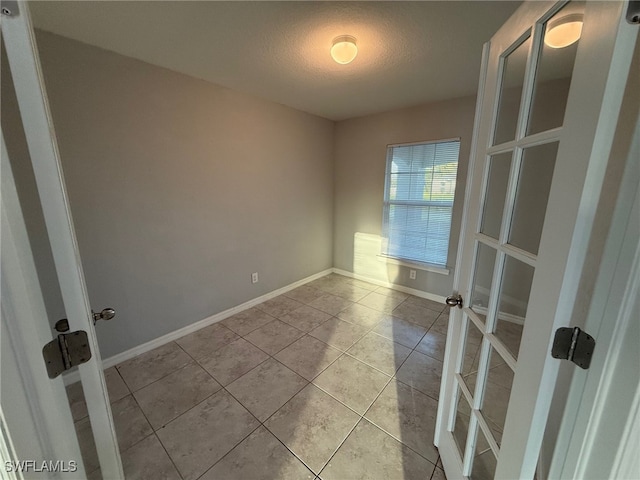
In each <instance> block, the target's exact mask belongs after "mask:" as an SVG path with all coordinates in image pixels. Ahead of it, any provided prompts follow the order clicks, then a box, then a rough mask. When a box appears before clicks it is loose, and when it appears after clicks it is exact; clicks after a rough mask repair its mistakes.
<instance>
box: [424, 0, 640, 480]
mask: <svg viewBox="0 0 640 480" xmlns="http://www.w3.org/2000/svg"><path fill="white" fill-rule="evenodd" d="M564 3H566V2H564V1H563V2H544V3H543V2H541V3H538V2H530V3H529V2H527V3H525V4H524V5H523V6H522V7H520V9H519V10H518V11H516V13H515V14H514V15H513V16H512V17H511V19H510V20H508V22H510V26H509V28H510V29H511V30H517V31H522V32H524V31H526V30H527V27H528V26H530V25H531V23H529V20H528V18H530V17H532V16H534V15H535V16H536V18H538V19H541V18H543V17H544V16H545V15H546V12H547V11H548V10H553V11H558V10H559V8H560V7H561V6H562V5H563V4H564ZM610 5H611V4H610ZM588 6H589V7H590V8H592V9H593V10H594V11H595V10H596V8H597V5H596V7H595V8H594V4H592V3H591V2H588ZM624 6H625V5H624V4H623V3H622V2H618V5H617V8H616V9H615V14H616V18H613V14H614V9H613V8H611V9H608V10H607V9H606V8H605V9H600V10H599V11H598V12H597V14H599V15H600V18H602V19H605V21H606V22H607V23H605V24H606V25H615V26H616V27H617V29H616V30H615V34H614V35H610V36H609V37H608V38H607V41H603V42H599V43H596V42H593V43H592V44H591V45H589V47H588V49H589V52H592V51H594V50H593V49H596V50H600V51H601V52H607V53H608V52H612V55H609V56H608V57H606V58H609V59H610V63H609V64H608V65H603V67H602V68H603V70H602V72H604V75H601V76H600V77H599V78H595V79H593V78H589V81H590V82H591V81H593V82H600V83H599V85H600V86H599V87H597V88H596V91H602V92H603V94H602V97H601V98H597V99H595V102H594V103H593V104H585V105H584V108H580V109H577V108H574V110H573V112H572V113H573V115H574V117H573V118H568V119H565V120H566V122H565V125H567V126H566V127H563V131H562V134H561V137H560V139H561V143H560V151H559V152H558V157H560V156H561V155H568V154H570V155H571V158H574V159H575V158H583V159H585V161H584V162H583V163H584V165H583V166H582V167H581V168H580V169H579V171H577V172H575V171H568V168H565V169H564V171H562V172H561V175H560V176H559V177H558V180H556V179H554V182H556V181H563V182H564V181H572V180H574V179H576V178H577V181H581V182H584V186H583V187H582V190H581V191H582V193H581V194H580V196H579V197H578V198H576V199H564V200H563V199H562V198H561V197H562V194H561V192H559V191H557V192H556V196H555V198H553V197H551V198H550V204H551V203H552V202H553V201H555V202H563V204H565V205H568V207H569V209H570V210H571V212H572V214H573V216H572V220H571V221H566V219H563V218H560V214H559V213H557V212H554V211H553V209H552V210H551V212H550V215H549V214H548V218H547V219H546V220H545V222H549V221H551V222H552V224H553V225H554V229H553V232H551V234H548V235H547V238H546V239H545V238H543V239H542V242H545V243H546V247H547V249H548V248H549V247H550V246H551V245H554V244H558V245H567V247H568V248H566V249H565V248H564V247H563V248H562V249H560V250H558V249H555V250H553V249H552V251H548V252H547V253H546V254H544V255H543V254H542V252H543V249H544V247H545V245H543V243H542V242H541V246H540V252H541V253H540V255H539V256H538V265H539V266H545V268H550V267H553V266H554V265H556V266H557V267H558V268H560V266H561V268H562V271H563V272H564V273H563V275H562V280H561V281H560V282H559V283H558V284H557V285H546V284H545V285H539V286H538V287H539V288H538V292H537V294H536V296H537V298H534V297H533V295H534V294H533V293H532V298H531V301H530V303H532V304H533V303H535V304H537V305H538V306H539V307H541V308H539V310H540V311H539V312H537V315H538V316H542V318H552V319H553V322H552V323H551V322H550V324H549V325H545V327H544V328H541V327H536V328H535V329H532V328H531V327H530V328H529V335H528V336H527V338H523V344H526V343H527V342H528V341H529V340H532V339H533V338H535V339H537V340H540V339H542V338H544V339H545V343H546V344H547V345H548V350H550V346H551V343H552V338H553V332H554V331H555V330H556V329H557V328H558V327H560V326H566V324H567V323H568V321H569V319H570V318H571V313H572V311H573V309H574V303H575V298H576V292H577V289H578V285H579V283H580V279H581V277H582V275H583V274H584V272H583V265H584V260H585V257H586V255H587V248H588V244H589V239H590V237H591V233H592V231H593V220H594V216H595V213H596V208H597V206H598V201H599V195H600V187H601V186H602V182H603V178H604V174H605V172H606V169H607V164H608V162H606V161H604V162H603V161H602V158H605V159H608V158H609V155H608V153H609V152H610V150H611V143H612V140H613V132H614V131H615V127H616V124H617V120H618V114H619V111H620V105H621V103H622V96H623V93H624V90H625V88H624V87H625V84H626V79H627V74H628V71H629V66H630V63H631V62H630V59H631V56H632V53H633V48H634V45H635V38H636V36H637V29H636V28H633V26H629V25H627V24H626V22H625V19H624V15H622V11H623V8H624ZM535 24H536V25H537V28H536V30H535V31H534V33H533V35H534V36H535V35H537V36H539V35H541V27H542V21H541V20H538V21H537V22H535ZM501 31H502V29H501V30H499V31H498V33H497V34H496V36H495V37H494V38H493V39H492V41H491V42H490V44H489V48H491V49H494V48H497V49H498V50H500V51H503V50H504V49H505V48H507V47H509V45H506V44H505V45H500V42H501V41H503V40H502V37H504V35H502V37H500V32H501ZM534 38H535V37H534ZM538 38H539V37H538ZM535 44H536V42H535V41H534V45H535ZM583 50H584V52H583V55H582V59H581V60H582V61H581V62H580V59H579V58H577V59H576V69H584V68H587V67H589V63H588V58H587V55H586V53H587V52H586V50H587V47H585V48H583ZM577 71H578V72H579V70H577ZM583 71H584V70H583ZM497 73H498V72H493V73H491V72H488V74H489V75H496V74H497ZM529 75H530V73H529V74H527V75H526V76H529ZM581 77H582V78H583V80H582V82H572V92H571V93H570V96H569V99H568V106H567V111H569V105H570V104H572V103H573V105H574V107H575V106H576V105H582V103H579V102H578V101H577V99H578V98H580V97H582V98H585V92H586V91H587V90H586V89H587V88H588V87H589V86H588V85H587V82H586V79H585V78H584V77H585V75H584V74H583V75H582V76H581ZM596 77H597V76H596ZM529 81H530V80H529ZM487 83H489V84H491V85H493V83H496V82H495V78H493V79H489V81H487ZM576 83H577V85H574V84H576ZM496 85H498V84H497V83H496ZM525 88H527V87H526V84H525ZM479 95H481V92H479ZM489 97H491V98H489ZM478 103H479V105H480V104H481V105H482V107H479V110H480V112H481V113H480V116H481V117H482V118H483V120H485V119H486V118H489V117H491V115H492V114H493V110H494V99H493V95H485V96H479V98H478ZM477 112H478V110H477ZM477 115H478V113H477ZM579 115H580V117H582V116H585V117H587V118H589V116H590V118H593V119H595V120H596V121H595V122H592V126H593V132H592V131H591V130H590V131H589V132H587V134H586V137H587V138H585V133H584V132H583V131H581V130H580V129H581V128H582V123H583V122H580V121H579V118H578V116H579ZM485 121H486V120H485ZM569 126H570V129H569ZM483 129H484V130H486V125H485V127H482V126H481V125H480V122H477V121H476V125H475V129H474V143H475V145H474V148H473V149H472V153H471V157H470V165H469V168H470V170H469V171H470V177H472V176H473V172H474V170H476V171H475V175H476V176H477V175H480V176H481V175H482V172H478V171H477V170H478V163H479V160H477V158H478V157H479V156H480V155H485V152H486V151H487V150H490V147H489V146H488V145H484V144H482V145H479V144H478V143H479V142H484V141H486V139H487V138H488V132H481V133H477V132H476V130H483ZM542 136H544V134H541V135H540V137H542ZM567 138H574V140H573V141H572V142H567V140H566V139H567ZM573 163H575V161H574V162H573ZM470 186H471V188H469V185H468V188H467V190H466V198H465V213H466V214H465V216H464V217H465V218H466V221H467V222H470V221H474V220H475V219H476V218H477V217H478V215H479V213H480V212H479V208H478V207H477V206H474V205H472V204H471V203H472V200H473V199H475V198H479V195H478V188H480V182H478V181H476V182H475V183H474V182H470ZM556 190H557V189H556ZM594 192H595V193H594ZM567 201H568V203H564V202H567ZM548 213H549V212H548ZM466 227H467V225H465V224H463V226H462V229H461V230H462V231H461V239H460V242H461V244H460V247H459V252H458V260H457V262H456V264H457V265H458V266H459V267H458V269H456V276H455V277H454V293H461V294H462V295H463V296H465V295H466V294H467V292H466V289H467V285H466V281H467V278H468V277H469V274H470V271H469V270H471V268H472V262H471V261H463V257H464V256H465V255H464V254H463V253H462V252H463V251H466V252H467V253H466V255H473V240H474V238H473V236H472V235H471V231H467V230H468V228H466ZM470 237H471V238H470ZM463 270H464V271H463ZM545 302H546V306H545ZM450 319H451V321H450V323H449V329H448V336H447V346H446V354H445V363H444V365H443V369H444V370H443V381H442V386H441V395H440V397H441V399H444V398H446V397H447V395H446V392H453V383H454V381H455V378H454V374H453V365H452V364H453V363H454V361H455V360H459V358H457V357H458V356H460V355H461V352H460V351H459V348H458V345H457V343H458V341H457V340H458V338H459V335H460V333H461V324H462V321H461V320H462V315H461V311H460V310H459V309H457V308H456V309H453V310H452V312H451V315H450ZM533 330H536V331H533ZM538 343H540V342H539V341H538V342H537V343H536V344H538ZM524 350H527V349H524ZM522 353H523V352H522V351H521V359H523V357H522ZM534 353H535V352H529V353H528V357H530V358H525V359H524V361H528V364H531V363H532V362H535V364H536V365H537V367H536V369H538V368H539V369H540V372H541V374H540V376H539V377H538V376H536V378H535V379H529V378H528V379H522V378H520V380H519V381H518V379H516V380H514V385H513V390H512V398H511V401H512V402H514V398H515V403H518V404H520V405H528V406H529V407H527V408H528V409H529V410H530V411H531V414H528V415H525V416H524V417H526V418H516V416H515V415H514V414H513V412H511V415H509V413H508V414H507V420H506V425H505V427H509V428H514V429H515V431H519V432H522V435H521V437H520V438H518V439H516V440H517V441H516V442H513V443H509V444H505V445H503V447H502V449H501V451H500V455H501V457H502V456H503V455H504V458H507V459H508V463H509V464H510V466H511V467H514V468H515V466H518V465H519V475H518V476H519V478H532V477H533V475H534V472H535V470H536V467H537V462H536V461H534V460H533V459H537V458H538V452H539V451H540V447H541V444H542V439H543V434H544V425H545V423H546V419H547V416H548V413H549V409H550V407H551V399H552V395H551V394H550V393H549V392H553V390H554V387H555V382H556V380H557V375H558V362H557V361H555V360H553V359H552V358H551V357H550V356H548V355H547V356H545V357H544V358H543V357H542V356H541V355H539V354H537V355H534ZM534 356H535V358H534ZM519 363H520V362H519ZM525 381H526V382H527V383H529V384H531V385H534V386H535V388H536V390H537V392H538V393H537V395H536V396H534V398H530V397H527V396H525V395H523V392H524V391H523V390H522V388H519V385H518V383H519V384H522V383H523V382H525ZM531 382H533V383H531ZM518 392H520V393H518ZM445 414H446V417H445ZM449 415H450V411H449V408H446V409H439V411H438V418H437V424H438V428H437V430H436V436H435V443H436V445H439V444H441V442H442V441H443V440H444V439H443V434H444V433H445V431H446V430H447V429H446V424H447V423H448V422H449ZM446 441H447V442H448V441H449V439H448V438H447V439H446ZM519 452H522V454H521V453H519ZM448 460H449V462H452V461H453V460H454V459H448ZM456 461H457V459H456ZM503 467H505V465H504V463H503ZM514 471H515V470H514ZM514 471H512V472H511V473H512V474H514ZM505 475H506V470H505V468H501V467H500V466H498V470H497V472H496V478H502V477H504V476H505Z"/></svg>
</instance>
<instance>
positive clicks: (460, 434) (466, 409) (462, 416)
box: [453, 387, 471, 457]
mask: <svg viewBox="0 0 640 480" xmlns="http://www.w3.org/2000/svg"><path fill="white" fill-rule="evenodd" d="M456 389H457V392H458V393H457V399H458V400H457V403H456V415H455V418H454V424H453V438H454V439H455V441H456V445H457V446H458V452H459V453H460V456H461V457H463V456H464V449H465V446H466V444H467V435H468V434H469V422H470V421H471V407H470V406H469V402H467V399H466V398H465V397H464V395H463V393H462V389H461V388H460V387H456Z"/></svg>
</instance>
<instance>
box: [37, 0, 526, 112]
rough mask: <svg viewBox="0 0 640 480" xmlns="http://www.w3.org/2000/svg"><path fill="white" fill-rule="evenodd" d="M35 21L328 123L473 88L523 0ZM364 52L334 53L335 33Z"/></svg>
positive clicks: (153, 5) (191, 10) (46, 7)
mask: <svg viewBox="0 0 640 480" xmlns="http://www.w3.org/2000/svg"><path fill="white" fill-rule="evenodd" d="M30 4H31V5H32V7H31V9H32V14H33V18H34V23H35V25H36V27H38V28H41V29H43V30H47V31H50V32H53V33H57V34H59V35H63V36H66V37H69V38H73V39H76V40H79V41H82V42H85V43H88V44H91V45H95V46H98V47H102V48H105V49H107V50H112V51H114V52H118V53H120V54H123V55H127V56H130V57H134V58H137V59H140V60H143V61H146V62H149V63H152V64H155V65H159V66H162V67H166V68H169V69H171V70H175V71H178V72H182V73H185V74H188V75H191V76H194V77H197V78H201V79H205V80H208V81H210V82H213V83H215V84H218V85H222V86H225V87H229V88H232V89H235V90H239V91H242V92H246V93H250V94H253V95H256V96H259V97H262V98H265V99H268V100H271V101H274V102H278V103H282V104H284V105H288V106H291V107H294V108H297V109H299V110H303V111H306V112H310V113H313V114H316V115H320V116H322V117H326V118H329V119H332V120H342V119H345V118H351V117H357V116H362V115H366V114H370V113H375V112H381V111H385V110H390V109H394V108H399V107H405V106H410V105H417V104H421V103H426V102H431V101H437V100H443V99H447V98H454V97H459V96H463V95H469V94H474V93H475V91H476V88H477V83H478V74H479V71H480V56H481V51H482V44H483V43H484V42H485V41H487V40H488V39H490V38H491V36H492V34H493V33H494V32H495V31H496V30H497V29H498V28H499V27H500V26H501V25H502V24H503V23H504V21H505V20H506V19H507V18H508V17H509V16H510V15H511V13H512V12H513V11H514V10H515V9H516V8H517V7H518V5H519V4H520V2H506V1H492V2H489V1H470V2H462V1H447V2H431V1H428V2H399V1H398V2H365V1H361V2H319V1H306V2H271V1H258V2H217V1H209V2H207V1H200V2H188V1H161V2H155V1H133V2H119V1H99V2H92V1H71V2H61V1H47V2H30ZM342 34H349V35H353V36H355V37H356V38H357V42H358V48H359V52H358V56H357V57H356V59H355V60H354V61H353V62H352V63H350V64H348V65H339V64H337V63H335V62H334V61H333V60H332V59H331V57H330V56H329V49H330V47H331V41H332V40H333V38H335V37H336V36H338V35H342Z"/></svg>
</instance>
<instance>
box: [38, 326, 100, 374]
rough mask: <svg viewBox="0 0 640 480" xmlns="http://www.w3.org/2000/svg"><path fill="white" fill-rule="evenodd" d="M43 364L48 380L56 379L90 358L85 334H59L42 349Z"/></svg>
mask: <svg viewBox="0 0 640 480" xmlns="http://www.w3.org/2000/svg"><path fill="white" fill-rule="evenodd" d="M42 356H43V357H44V364H45V366H46V367H47V374H48V375H49V378H56V377H57V376H58V375H60V374H61V373H62V372H65V371H67V370H69V369H70V368H72V367H75V366H76V365H80V364H81V363H85V362H88V361H89V359H90V358H91V349H90V348H89V338H88V336H87V332H85V331H84V330H78V331H77V332H71V333H61V334H59V335H58V336H57V337H56V338H54V339H53V340H52V341H50V342H49V343H47V344H46V345H45V346H44V347H43V348H42Z"/></svg>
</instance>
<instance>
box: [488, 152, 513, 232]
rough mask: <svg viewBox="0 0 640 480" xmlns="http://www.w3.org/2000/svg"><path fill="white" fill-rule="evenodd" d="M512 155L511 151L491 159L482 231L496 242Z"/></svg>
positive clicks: (493, 156)
mask: <svg viewBox="0 0 640 480" xmlns="http://www.w3.org/2000/svg"><path fill="white" fill-rule="evenodd" d="M512 154H513V153H512V152H511V151H509V152H506V153H500V154H498V155H492V156H491V157H490V158H489V175H488V177H489V178H488V179H487V188H486V190H485V199H484V208H483V209H482V221H481V223H480V231H481V232H482V233H484V234H485V235H488V236H490V237H491V238H495V239H496V240H497V239H498V236H499V235H500V226H501V225H502V213H503V211H504V202H505V199H506V196H507V186H508V184H509V172H510V171H511V156H512Z"/></svg>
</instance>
